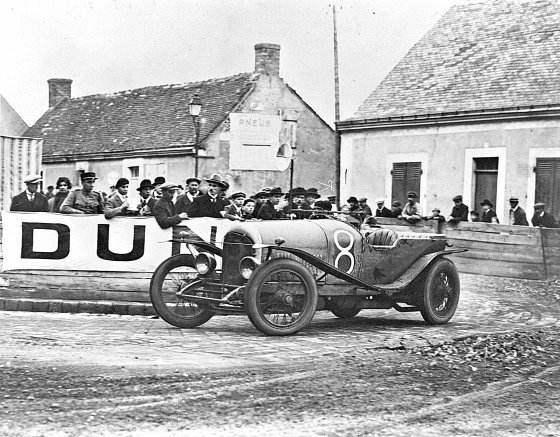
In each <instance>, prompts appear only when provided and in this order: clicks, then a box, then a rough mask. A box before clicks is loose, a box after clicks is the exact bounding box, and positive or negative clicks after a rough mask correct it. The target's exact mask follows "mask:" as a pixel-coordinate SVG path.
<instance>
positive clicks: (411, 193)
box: [406, 191, 418, 199]
mask: <svg viewBox="0 0 560 437" xmlns="http://www.w3.org/2000/svg"><path fill="white" fill-rule="evenodd" d="M406 197H408V198H409V199H417V198H418V194H416V191H409V192H408V193H406Z"/></svg>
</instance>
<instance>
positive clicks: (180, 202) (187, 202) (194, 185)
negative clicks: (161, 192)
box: [175, 178, 202, 213]
mask: <svg viewBox="0 0 560 437" xmlns="http://www.w3.org/2000/svg"><path fill="white" fill-rule="evenodd" d="M201 182H202V180H201V179H199V178H188V179H187V181H186V184H187V192H186V193H185V194H182V195H181V196H179V197H178V198H177V202H175V211H177V213H179V212H186V213H188V212H189V208H190V207H191V205H192V203H193V202H194V199H195V197H198V196H200V194H201V193H200V191H199V189H198V187H199V186H200V184H201Z"/></svg>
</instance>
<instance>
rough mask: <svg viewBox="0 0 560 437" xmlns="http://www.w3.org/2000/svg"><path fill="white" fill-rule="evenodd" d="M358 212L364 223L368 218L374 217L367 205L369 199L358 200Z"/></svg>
mask: <svg viewBox="0 0 560 437" xmlns="http://www.w3.org/2000/svg"><path fill="white" fill-rule="evenodd" d="M358 211H359V212H360V214H361V218H362V221H364V220H365V219H366V218H367V217H371V216H373V213H372V212H371V208H370V207H369V205H368V204H367V198H365V197H361V198H360V199H358Z"/></svg>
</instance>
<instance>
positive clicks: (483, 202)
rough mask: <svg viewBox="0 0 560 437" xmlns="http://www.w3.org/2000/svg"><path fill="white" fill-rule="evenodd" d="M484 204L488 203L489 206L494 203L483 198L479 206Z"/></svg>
mask: <svg viewBox="0 0 560 437" xmlns="http://www.w3.org/2000/svg"><path fill="white" fill-rule="evenodd" d="M484 205H488V206H489V207H490V208H492V207H493V206H494V204H493V203H492V202H490V201H489V200H488V199H484V200H483V201H482V202H480V206H484Z"/></svg>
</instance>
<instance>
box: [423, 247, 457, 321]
mask: <svg viewBox="0 0 560 437" xmlns="http://www.w3.org/2000/svg"><path fill="white" fill-rule="evenodd" d="M460 294H461V290H460V284H459V274H458V273H457V268H456V267H455V264H453V262H451V261H450V260H448V259H446V258H438V259H437V260H435V261H434V262H433V263H432V265H431V266H430V267H429V269H428V271H427V272H426V274H425V276H424V281H423V284H422V296H421V300H420V313H421V314H422V317H423V318H424V320H425V321H426V322H427V323H429V324H430V325H443V324H445V323H447V322H448V321H449V320H451V318H452V317H453V315H454V314H455V310H456V309H457V305H458V304H459V296H460Z"/></svg>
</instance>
